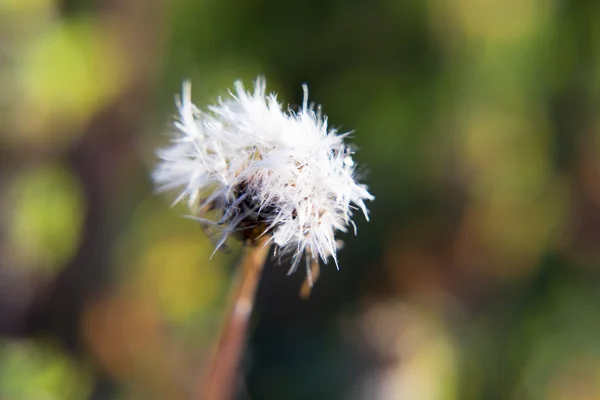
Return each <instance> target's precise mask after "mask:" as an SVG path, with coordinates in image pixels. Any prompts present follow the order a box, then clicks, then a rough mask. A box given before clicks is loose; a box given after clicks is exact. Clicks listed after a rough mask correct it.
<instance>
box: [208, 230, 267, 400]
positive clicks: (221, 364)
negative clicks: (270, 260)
mask: <svg viewBox="0 0 600 400" xmlns="http://www.w3.org/2000/svg"><path fill="white" fill-rule="evenodd" d="M268 239H269V237H268V236H267V235H264V236H262V237H261V238H260V239H259V240H258V241H257V242H256V243H254V244H252V245H248V246H247V247H246V248H245V249H244V252H245V254H244V256H243V257H242V259H241V260H240V266H239V268H238V276H237V279H236V282H235V287H234V290H233V292H232V297H231V299H232V302H231V304H230V306H229V310H228V312H227V314H226V317H225V321H224V324H223V328H222V331H221V335H220V337H219V341H218V343H217V348H216V352H215V354H214V358H213V360H212V363H211V365H210V369H209V370H208V371H209V375H208V380H207V381H206V382H205V386H204V388H203V389H202V390H200V394H201V397H199V400H231V399H232V398H233V395H234V393H235V389H236V387H237V385H236V383H237V379H236V378H237V374H238V370H239V366H240V361H241V358H242V355H243V353H244V348H245V344H246V336H247V331H248V322H249V320H250V316H251V315H252V309H253V307H254V296H255V294H256V289H257V287H258V282H259V281H260V277H261V273H262V270H263V266H264V264H265V261H266V259H267V255H268V254H269V248H270V246H269V245H268V244H267V241H268Z"/></svg>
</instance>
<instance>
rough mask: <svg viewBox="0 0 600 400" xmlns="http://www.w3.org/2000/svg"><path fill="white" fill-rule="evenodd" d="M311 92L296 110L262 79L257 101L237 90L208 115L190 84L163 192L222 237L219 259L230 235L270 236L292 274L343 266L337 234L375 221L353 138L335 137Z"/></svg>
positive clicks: (157, 177)
mask: <svg viewBox="0 0 600 400" xmlns="http://www.w3.org/2000/svg"><path fill="white" fill-rule="evenodd" d="M303 89H304V98H303V102H302V107H301V108H300V109H299V110H298V111H292V110H289V109H288V110H284V109H283V108H282V105H281V104H280V103H279V102H278V100H277V96H276V95H275V94H266V82H265V80H264V79H263V78H258V79H257V80H256V81H255V84H254V91H253V92H249V91H246V90H245V88H244V86H243V85H242V83H241V82H240V81H237V82H235V93H233V92H230V97H229V98H226V99H219V100H218V102H217V104H215V105H212V106H209V107H208V108H207V111H201V110H200V109H198V108H197V107H196V106H194V104H192V102H191V87H190V84H189V83H184V85H183V93H182V97H181V99H180V100H179V101H178V108H179V118H178V120H177V122H176V123H175V128H176V131H175V136H174V137H173V139H172V143H171V146H170V147H167V148H165V149H163V150H160V151H159V152H158V155H159V157H160V159H161V162H160V164H159V165H158V166H157V168H156V169H155V171H154V173H153V178H154V181H155V183H156V185H157V187H158V189H159V190H161V191H168V190H176V189H177V190H180V191H181V192H180V193H179V196H177V198H176V200H175V202H179V201H183V200H187V202H188V204H189V206H190V209H191V211H192V214H194V215H193V216H191V218H192V219H195V220H197V221H199V222H200V223H201V224H203V225H206V226H210V229H211V230H216V231H218V232H219V234H220V238H219V239H218V243H217V245H216V249H215V251H216V250H217V249H218V248H219V247H220V246H222V245H223V244H224V243H225V242H226V241H227V239H228V238H229V237H231V236H233V237H238V238H241V239H243V240H247V241H255V240H256V239H257V238H258V237H260V236H261V235H264V234H269V235H270V241H272V242H273V244H274V245H275V253H276V254H277V255H279V256H280V257H283V256H286V255H291V267H290V273H291V272H293V271H295V270H296V268H297V266H298V264H299V262H300V260H301V258H302V256H306V257H307V260H308V259H310V260H312V261H311V263H312V262H317V263H318V259H319V258H320V259H321V260H322V261H323V262H324V263H327V261H328V260H329V259H330V258H332V259H333V260H334V262H335V263H336V265H337V258H336V252H337V249H338V244H337V242H336V240H335V233H336V232H337V231H342V232H345V231H346V230H347V227H348V226H349V225H352V226H354V222H353V221H352V217H353V210H355V209H356V208H358V209H360V210H362V212H363V213H364V215H365V218H367V219H368V210H367V207H366V206H365V201H366V200H372V199H373V196H372V195H371V194H370V193H369V192H368V189H367V187H366V186H365V185H363V184H360V183H358V182H357V181H356V180H355V163H354V161H353V159H352V154H353V151H352V147H350V146H349V145H346V144H345V143H344V138H345V137H346V136H347V135H348V134H339V133H338V132H337V131H336V130H335V129H332V128H329V127H328V123H327V118H326V117H325V116H323V115H322V114H321V110H320V108H317V109H316V110H315V109H314V107H313V106H312V105H311V106H309V104H308V88H307V86H306V85H304V86H303ZM311 263H309V262H307V274H310V273H311V272H312V271H310V267H309V265H311ZM309 276H310V275H309ZM310 283H311V284H312V279H311V282H310Z"/></svg>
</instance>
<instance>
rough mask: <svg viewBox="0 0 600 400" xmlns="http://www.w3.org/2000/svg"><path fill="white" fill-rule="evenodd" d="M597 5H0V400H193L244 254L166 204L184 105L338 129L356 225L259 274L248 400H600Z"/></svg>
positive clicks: (265, 0)
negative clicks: (166, 152)
mask: <svg viewBox="0 0 600 400" xmlns="http://www.w3.org/2000/svg"><path fill="white" fill-rule="evenodd" d="M599 20H600V3H599V2H596V1H593V0H588V1H586V0H562V1H561V0H545V1H544V0H519V1H517V0H505V1H495V0H423V1H416V0H414V1H400V0H372V1H366V0H362V1H358V0H344V1H341V0H330V1H320V0H307V1H304V2H286V1H277V0H247V1H241V0H196V1H193V0H174V1H164V0H163V1H160V0H144V1H142V0H103V1H93V0H0V334H1V336H0V399H43V400H54V399H187V398H190V396H191V393H192V392H194V390H195V389H196V387H197V386H198V384H199V382H200V380H201V377H202V376H203V372H204V368H205V367H206V361H207V360H208V359H209V356H210V351H211V346H212V345H213V344H214V342H215V340H216V336H217V334H218V331H219V322H220V321H221V317H222V315H223V314H222V313H223V310H224V309H225V306H226V302H227V301H226V296H227V292H228V288H229V284H230V282H231V278H232V276H233V274H234V271H235V270H234V267H235V262H236V260H237V258H238V253H239V247H235V246H234V250H233V251H232V253H230V254H218V255H217V256H215V257H214V258H213V259H212V260H210V259H209V256H210V254H211V252H212V247H213V246H212V244H211V243H210V241H209V240H208V239H207V238H206V237H205V235H204V234H203V232H202V230H201V229H200V227H199V226H197V225H196V224H195V223H193V222H191V221H189V220H186V219H183V218H180V215H181V214H182V213H183V212H185V210H184V208H178V207H176V208H174V209H171V208H169V201H170V198H169V197H168V196H157V195H155V194H154V193H153V188H152V184H151V182H150V181H149V171H150V170H151V169H152V168H153V166H154V165H155V163H156V161H157V160H156V157H155V155H154V151H155V149H156V148H157V147H159V146H163V145H165V144H166V143H167V141H168V137H167V135H165V133H167V132H168V131H169V129H170V127H169V126H170V122H171V121H172V120H173V117H174V115H175V112H176V109H175V106H174V95H175V94H176V93H178V92H179V91H180V85H181V82H182V80H184V79H186V78H189V79H190V80H191V81H192V84H193V97H194V100H195V102H196V103H197V104H198V105H199V106H201V107H202V106H204V105H205V104H209V103H210V102H213V101H214V99H215V98H216V96H218V95H225V94H226V89H227V88H229V87H231V85H232V82H233V81H234V80H235V79H238V78H241V79H243V80H244V81H245V82H246V84H247V86H249V85H250V84H251V81H252V79H254V78H255V77H256V76H257V75H264V76H266V78H267V81H268V84H269V89H270V90H274V91H277V92H279V93H280V97H279V98H280V99H281V100H282V101H284V102H286V103H291V104H292V105H294V104H300V102H301V98H302V89H301V84H302V83H305V82H306V83H308V85H309V88H310V93H311V98H312V100H314V101H316V102H317V103H320V104H322V105H323V109H324V111H325V113H326V114H328V116H329V118H330V122H331V124H332V125H335V126H337V127H339V128H340V130H342V131H348V130H353V131H354V134H353V139H352V141H353V142H354V143H355V144H356V145H357V146H358V147H359V149H360V150H359V152H358V153H357V155H356V159H357V161H358V162H359V163H360V165H362V166H363V169H362V170H361V174H362V178H361V179H362V180H363V181H364V182H366V183H367V184H368V185H369V187H370V189H371V192H372V193H373V194H374V195H375V196H376V201H374V202H373V203H371V204H370V209H371V211H372V213H371V222H370V223H366V222H365V221H364V220H363V219H362V218H361V217H357V222H358V228H359V235H358V236H357V237H353V236H351V235H345V236H343V237H342V239H343V240H344V241H345V243H346V246H345V248H344V249H343V250H342V251H341V253H340V266H341V268H340V270H339V271H336V270H335V268H333V266H331V265H327V266H325V268H324V269H323V271H322V274H321V278H320V280H319V282H318V283H317V285H316V287H315V289H314V292H313V295H312V296H311V298H310V299H309V300H306V301H305V300H302V299H300V297H299V296H298V292H299V289H300V285H301V282H302V280H303V278H304V277H303V273H302V272H298V273H296V274H294V275H293V276H291V277H287V276H286V273H287V267H286V266H285V265H277V264H273V265H268V266H267V269H266V272H265V275H264V277H263V280H262V282H261V286H260V288H259V293H258V300H257V306H256V309H255V314H254V318H253V324H252V327H251V336H250V338H249V345H248V348H247V351H246V354H245V357H244V363H243V364H244V365H243V369H244V376H243V379H242V378H240V382H239V395H238V398H239V399H350V400H358V399H385V400H388V399H403V400H422V399H423V400H426V399H433V400H436V399H441V400H472V399H473V400H474V399H482V400H494V399H550V400H559V399H560V400H564V399H584V400H587V399H600V290H599V289H600V268H599V267H600V23H598V21H599Z"/></svg>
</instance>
